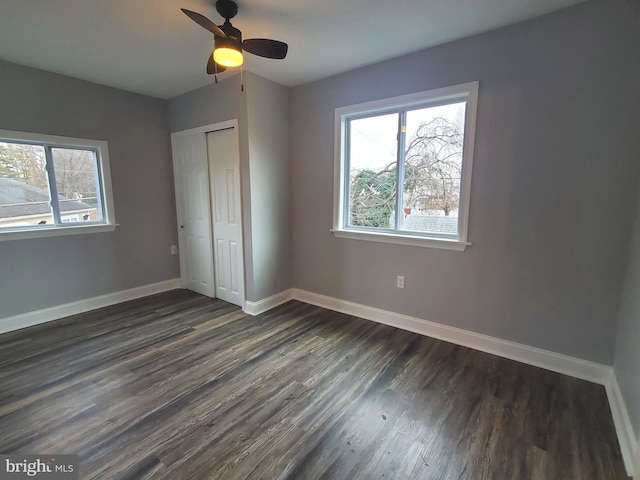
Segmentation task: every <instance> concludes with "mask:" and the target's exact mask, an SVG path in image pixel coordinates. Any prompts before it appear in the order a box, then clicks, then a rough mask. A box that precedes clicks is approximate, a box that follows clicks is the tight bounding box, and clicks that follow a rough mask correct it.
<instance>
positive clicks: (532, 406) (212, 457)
mask: <svg viewBox="0 0 640 480" xmlns="http://www.w3.org/2000/svg"><path fill="white" fill-rule="evenodd" d="M0 453H38V454H44V453H57V454H62V453H74V454H78V455H79V456H80V462H81V478H83V479H94V478H95V479H109V478H119V479H152V478H153V479H172V480H174V479H185V480H187V479H188V480H193V479H244V478H252V479H253V478H263V479H280V478H282V479H284V478H286V479H317V478H326V479H332V480H334V479H369V478H371V479H374V478H379V479H382V478H384V479H391V478H397V479H473V480H475V479H501V480H502V479H544V480H553V479H580V480H587V479H598V480H603V479H623V478H626V476H625V472H624V467H623V464H622V460H621V456H620V451H619V447H618V443H617V440H616V436H615V432H614V427H613V422H612V419H611V414H610V411H609V406H608V403H607V399H606V395H605V391H604V388H603V387H602V386H599V385H595V384H592V383H589V382H586V381H582V380H577V379H574V378H571V377H567V376H563V375H560V374H556V373H551V372H548V371H546V370H542V369H539V368H535V367H530V366H527V365H523V364H519V363H517V362H514V361H510V360H506V359H503V358H499V357H496V356H493V355H489V354H485V353H481V352H477V351H474V350H470V349H468V348H464V347H459V346H456V345H452V344H449V343H446V342H442V341H439V340H434V339H431V338H427V337H422V336H420V335H416V334H413V333H409V332H405V331H402V330H398V329H394V328H391V327H387V326H383V325H378V324H376V323H372V322H368V321H365V320H361V319H356V318H353V317H349V316H347V315H343V314H339V313H335V312H331V311H328V310H324V309H321V308H317V307H313V306H310V305H306V304H303V303H300V302H289V303H287V304H286V305H283V306H281V307H278V308H276V309H274V310H272V311H270V312H268V313H266V314H263V315H259V316H257V317H250V316H247V315H245V314H243V313H242V312H241V311H240V310H239V309H238V308H237V307H235V306H233V305H229V304H227V303H224V302H222V301H219V300H212V299H209V298H205V297H201V296H199V295H196V294H194V293H191V292H188V291H182V290H175V291H172V292H167V293H165V294H161V295H156V296H153V297H148V298H145V299H141V300H135V301H131V302H127V303H124V304H120V305H116V306H112V307H108V308H104V309H100V310H96V311H93V312H89V313H86V314H81V315H76V316H74V317H69V318H67V319H63V320H59V321H56V322H51V323H48V324H45V325H40V326H37V327H33V328H29V329H25V330H21V331H18V332H12V333H8V334H5V335H0Z"/></svg>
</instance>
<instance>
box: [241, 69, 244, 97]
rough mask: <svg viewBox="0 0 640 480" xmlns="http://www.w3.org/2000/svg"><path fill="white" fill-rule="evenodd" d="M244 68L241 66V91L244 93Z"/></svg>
mask: <svg viewBox="0 0 640 480" xmlns="http://www.w3.org/2000/svg"><path fill="white" fill-rule="evenodd" d="M243 72H244V68H243V67H242V65H240V91H241V92H244V76H243Z"/></svg>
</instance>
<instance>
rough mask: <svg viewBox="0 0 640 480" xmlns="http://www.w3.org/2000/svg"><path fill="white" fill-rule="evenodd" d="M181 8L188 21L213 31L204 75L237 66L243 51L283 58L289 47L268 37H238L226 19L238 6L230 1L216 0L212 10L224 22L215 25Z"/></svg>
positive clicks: (234, 12)
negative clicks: (212, 39) (210, 52)
mask: <svg viewBox="0 0 640 480" xmlns="http://www.w3.org/2000/svg"><path fill="white" fill-rule="evenodd" d="M181 10H182V12H183V13H184V14H185V15H186V16H187V17H189V18H190V19H191V20H193V21H194V22H196V23H197V24H198V25H200V26H201V27H204V28H206V29H207V30H209V31H210V32H211V33H213V38H214V47H213V53H212V55H209V60H208V62H207V73H208V74H217V73H221V72H224V71H225V70H226V69H227V68H228V67H239V66H241V65H242V64H243V62H244V59H243V57H242V52H243V51H245V52H249V53H252V54H254V55H258V56H259V57H265V58H275V59H283V58H285V57H286V56H287V50H288V49H289V46H288V45H287V44H286V43H284V42H279V41H278V40H271V39H268V38H249V39H247V40H242V32H241V31H240V30H238V29H237V28H235V27H234V26H233V25H231V22H230V21H229V20H231V19H232V18H233V17H235V16H236V14H237V13H238V5H237V4H236V2H234V1H233V0H218V1H217V2H216V10H217V11H218V13H219V14H220V16H221V17H222V18H224V23H223V24H222V25H219V26H218V25H216V24H215V23H213V22H212V21H211V20H209V19H208V18H207V17H205V16H204V15H201V14H199V13H197V12H192V11H191V10H187V9H186V8H181ZM216 80H217V78H216Z"/></svg>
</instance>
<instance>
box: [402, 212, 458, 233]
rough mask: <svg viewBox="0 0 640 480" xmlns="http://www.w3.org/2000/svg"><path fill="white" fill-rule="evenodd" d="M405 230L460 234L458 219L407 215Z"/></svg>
mask: <svg viewBox="0 0 640 480" xmlns="http://www.w3.org/2000/svg"><path fill="white" fill-rule="evenodd" d="M403 230H409V231H412V232H429V233H441V234H445V235H446V234H448V235H455V234H457V233H458V217H440V216H434V215H407V216H406V217H405V218H404V224H403Z"/></svg>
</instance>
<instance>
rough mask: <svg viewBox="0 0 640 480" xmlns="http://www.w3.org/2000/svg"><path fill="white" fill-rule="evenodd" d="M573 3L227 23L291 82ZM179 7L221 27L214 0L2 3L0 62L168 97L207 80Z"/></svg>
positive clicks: (535, 0)
mask: <svg viewBox="0 0 640 480" xmlns="http://www.w3.org/2000/svg"><path fill="white" fill-rule="evenodd" d="M581 1H583V0H342V1H336V0H334V1H330V0H239V1H238V2H237V3H238V5H239V12H238V16H237V17H236V18H235V19H233V20H232V22H233V24H234V26H236V27H237V28H239V29H241V30H242V33H243V36H244V38H252V37H263V38H265V37H266V38H274V39H276V40H281V41H284V42H287V43H288V44H289V54H288V56H287V58H286V59H285V60H266V59H263V58H259V57H255V56H253V55H250V54H247V55H246V56H245V58H246V61H245V69H246V70H249V71H251V72H254V73H257V74H258V75H261V76H263V77H265V78H268V79H270V80H273V81H275V82H278V83H280V84H282V85H286V86H294V85H299V84H303V83H306V82H309V81H313V80H317V79H320V78H324V77H328V76H330V75H333V74H336V73H340V72H344V71H347V70H351V69H353V68H356V67H360V66H364V65H368V64H372V63H376V62H378V61H381V60H385V59H388V58H392V57H396V56H399V55H402V54H405V53H409V52H413V51H416V50H421V49H423V48H426V47H430V46H433V45H438V44H441V43H445V42H448V41H451V40H455V39H459V38H463V37H467V36H469V35H473V34H476V33H480V32H484V31H487V30H491V29H493V28H496V27H500V26H503V25H508V24H511V23H515V22H519V21H522V20H526V19H529V18H533V17H535V16H538V15H542V14H544V13H548V12H551V11H554V10H558V9H560V8H564V7H568V6H570V5H573V4H576V3H580V2H581ZM181 7H184V8H188V9H190V10H194V11H197V12H200V13H202V14H204V15H205V16H207V17H209V18H210V19H211V20H213V21H214V22H215V23H217V24H220V23H222V20H221V19H220V17H219V15H218V14H217V12H216V10H215V1H214V0H0V59H3V60H8V61H11V62H15V63H20V64H23V65H28V66H33V67H37V68H41V69H44V70H49V71H52V72H57V73H62V74H65V75H70V76H73V77H77V78H82V79H85V80H90V81H93V82H97V83H101V84H104V85H109V86H113V87H117V88H121V89H124V90H130V91H133V92H138V93H143V94H147V95H152V96H155V97H160V98H171V97H174V96H176V95H179V94H181V93H184V92H187V91H189V90H193V89H195V88H198V87H202V86H204V85H207V84H209V83H211V81H212V78H211V77H209V76H207V75H206V73H205V65H206V61H207V58H208V55H209V53H210V51H211V47H212V42H213V35H211V34H210V33H208V32H207V31H206V30H204V29H203V28H201V27H200V26H198V25H197V24H195V23H194V22H193V21H191V20H190V19H189V18H187V17H186V16H185V15H184V14H182V12H180V8H181ZM0 75H1V72H0ZM225 75H229V73H225ZM0 81H1V77H0Z"/></svg>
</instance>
